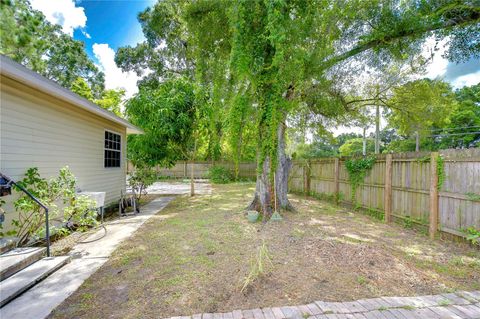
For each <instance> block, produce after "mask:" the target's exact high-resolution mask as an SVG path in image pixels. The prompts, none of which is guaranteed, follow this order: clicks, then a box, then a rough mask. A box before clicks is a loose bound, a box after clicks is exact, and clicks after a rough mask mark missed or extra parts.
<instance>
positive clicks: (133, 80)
mask: <svg viewBox="0 0 480 319" xmlns="http://www.w3.org/2000/svg"><path fill="white" fill-rule="evenodd" d="M93 54H95V57H96V58H97V60H98V62H99V63H100V64H99V67H100V69H101V70H102V71H103V72H104V73H105V87H106V88H107V89H118V88H123V89H125V91H126V97H127V98H130V97H132V96H133V95H134V94H135V93H137V92H138V88H137V81H138V76H137V75H136V74H135V73H134V72H122V70H121V69H120V68H119V67H118V66H117V65H116V64H115V60H114V58H115V51H113V49H112V48H110V47H109V46H108V44H106V43H101V44H99V43H95V44H94V45H93Z"/></svg>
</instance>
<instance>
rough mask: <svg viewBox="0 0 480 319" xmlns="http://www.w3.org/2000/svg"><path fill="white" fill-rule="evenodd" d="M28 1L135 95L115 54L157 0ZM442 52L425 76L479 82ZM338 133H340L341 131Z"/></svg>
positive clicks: (477, 70) (112, 83)
mask: <svg viewBox="0 0 480 319" xmlns="http://www.w3.org/2000/svg"><path fill="white" fill-rule="evenodd" d="M30 2H31V4H32V7H33V8H34V9H37V10H40V11H42V12H43V14H44V15H45V16H46V18H47V20H49V21H50V22H52V23H56V24H59V25H61V26H62V29H63V31H64V32H65V33H67V34H69V35H71V36H72V37H73V38H75V39H77V40H80V41H83V42H85V47H86V50H87V53H88V55H89V56H90V57H91V58H92V59H93V60H94V61H95V63H96V64H97V66H98V67H99V68H100V69H101V70H102V71H103V72H104V73H105V86H106V88H107V89H116V88H124V89H125V90H126V95H127V98H128V97H131V96H132V95H133V94H135V93H136V92H137V86H136V82H137V80H138V78H137V76H136V75H135V74H134V73H131V72H129V73H124V72H122V71H121V70H120V69H119V68H118V67H117V66H116V64H115V61H114V57H115V51H116V50H117V49H118V48H119V47H122V46H127V45H130V46H135V45H136V44H137V43H139V42H142V41H144V40H145V38H144V37H143V33H142V29H141V26H140V24H139V22H138V20H137V15H138V13H139V12H141V11H143V10H145V9H146V8H147V7H149V6H152V5H153V4H155V2H156V0H77V1H75V0H30ZM440 46H441V45H440ZM425 50H428V48H427V47H426V48H425ZM443 52H444V48H441V49H440V50H439V51H438V52H437V53H436V55H435V57H434V59H433V61H432V63H431V64H430V65H429V67H428V69H427V74H426V76H427V77H430V78H437V77H440V78H443V79H444V80H445V81H448V82H450V83H451V84H452V86H453V87H454V88H460V87H463V86H466V85H467V86H469V85H473V84H477V83H479V82H480V60H479V59H476V60H475V59H471V60H469V61H467V62H465V63H461V64H456V63H451V62H449V61H447V60H445V59H444V58H442V56H441V55H442V53H443ZM339 130H340V131H339V132H341V131H343V129H342V128H340V129H339ZM346 130H348V131H351V129H346Z"/></svg>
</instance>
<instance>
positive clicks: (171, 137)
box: [126, 78, 196, 166]
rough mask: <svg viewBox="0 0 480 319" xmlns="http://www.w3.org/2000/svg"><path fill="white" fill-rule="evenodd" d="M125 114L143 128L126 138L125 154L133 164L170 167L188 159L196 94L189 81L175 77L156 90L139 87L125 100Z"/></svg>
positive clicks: (194, 118)
mask: <svg viewBox="0 0 480 319" xmlns="http://www.w3.org/2000/svg"><path fill="white" fill-rule="evenodd" d="M126 114H127V116H128V119H129V120H130V121H131V122H132V123H133V124H134V125H137V126H139V127H141V128H142V129H143V130H144V131H145V134H142V135H131V136H129V138H128V156H129V159H130V160H131V161H132V162H133V164H134V165H138V166H142V165H148V166H154V165H162V166H170V165H172V164H174V162H175V161H176V160H181V159H187V158H188V154H187V153H188V151H189V149H191V147H192V139H193V138H194V130H195V124H196V123H195V120H196V96H195V91H194V85H193V84H192V83H191V82H190V81H188V80H186V79H184V78H175V79H171V80H167V81H165V82H163V83H162V84H160V85H159V86H158V87H157V88H155V89H152V88H150V87H141V88H140V91H139V92H138V93H137V94H136V95H135V96H134V97H133V98H131V99H130V100H128V102H127V104H126Z"/></svg>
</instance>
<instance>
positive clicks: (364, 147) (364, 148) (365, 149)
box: [362, 127, 367, 156]
mask: <svg viewBox="0 0 480 319" xmlns="http://www.w3.org/2000/svg"><path fill="white" fill-rule="evenodd" d="M362 154H363V156H366V155H367V128H365V127H364V128H363V148H362Z"/></svg>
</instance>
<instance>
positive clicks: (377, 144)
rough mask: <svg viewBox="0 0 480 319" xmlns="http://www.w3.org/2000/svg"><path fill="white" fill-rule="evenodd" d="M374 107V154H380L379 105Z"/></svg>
mask: <svg viewBox="0 0 480 319" xmlns="http://www.w3.org/2000/svg"><path fill="white" fill-rule="evenodd" d="M375 107H376V112H375V113H376V114H375V154H380V105H378V104H377V105H375Z"/></svg>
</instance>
